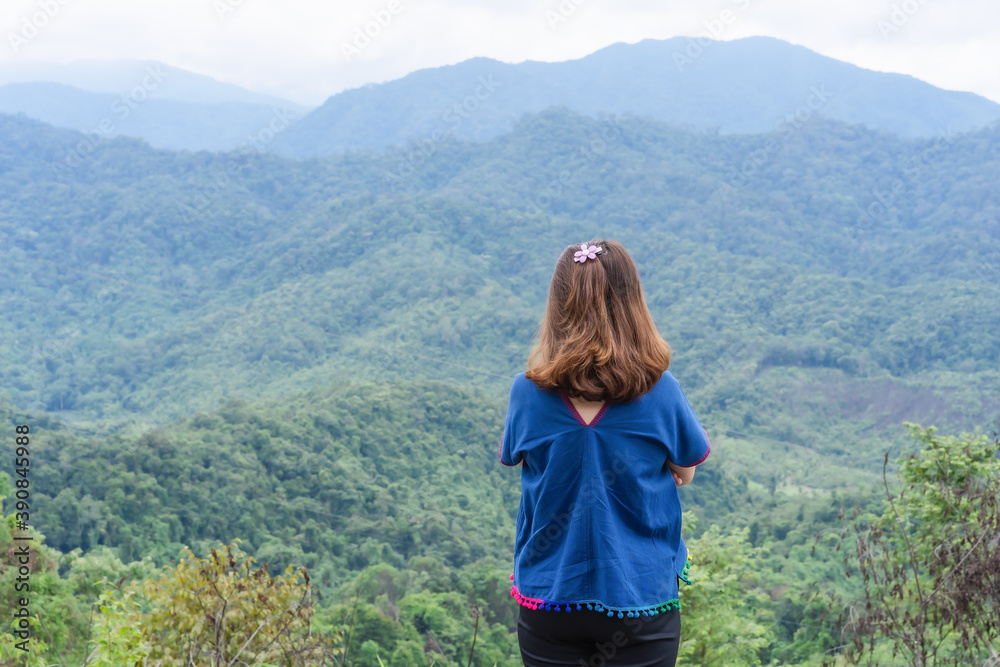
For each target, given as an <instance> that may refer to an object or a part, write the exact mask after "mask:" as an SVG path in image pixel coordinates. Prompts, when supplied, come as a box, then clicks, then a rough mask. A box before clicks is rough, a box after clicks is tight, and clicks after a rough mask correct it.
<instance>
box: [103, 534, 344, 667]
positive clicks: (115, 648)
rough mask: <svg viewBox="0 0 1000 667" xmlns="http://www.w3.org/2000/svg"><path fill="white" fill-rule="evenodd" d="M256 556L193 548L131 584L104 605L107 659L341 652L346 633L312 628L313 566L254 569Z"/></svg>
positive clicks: (226, 659) (268, 660)
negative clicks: (272, 571) (202, 554)
mask: <svg viewBox="0 0 1000 667" xmlns="http://www.w3.org/2000/svg"><path fill="white" fill-rule="evenodd" d="M253 561H254V559H253V557H247V556H246V555H245V554H243V552H242V551H241V550H240V549H239V547H238V546H235V545H226V546H225V551H224V552H223V551H222V550H221V549H220V550H218V551H217V550H216V549H212V550H211V551H210V556H209V557H207V558H205V559H200V558H198V557H197V556H195V555H194V554H193V553H192V552H191V551H190V550H185V552H184V554H183V557H182V559H181V560H180V561H179V562H178V563H177V565H176V566H171V567H167V568H165V570H164V572H162V574H161V576H159V577H158V578H156V579H152V580H146V581H143V582H134V583H133V584H131V585H129V586H128V587H126V589H125V590H124V591H123V592H122V594H121V597H120V598H118V597H115V598H113V600H114V602H113V603H112V604H110V605H105V606H103V607H102V608H101V611H102V614H103V617H102V618H101V620H100V621H99V623H98V624H97V632H96V633H95V634H96V637H97V641H98V643H99V648H100V653H99V654H98V655H99V656H104V655H107V656H108V662H106V663H100V664H107V665H109V666H110V665H124V664H131V662H125V661H126V660H127V661H133V660H139V659H140V658H143V657H144V656H148V659H149V660H151V661H153V662H154V664H157V665H163V666H168V665H178V666H182V665H188V664H190V661H191V660H192V659H194V660H196V661H197V662H199V663H204V664H211V665H213V666H214V665H230V664H234V663H237V661H240V662H246V663H248V664H268V665H281V666H282V667H285V666H289V667H290V666H292V665H311V664H319V662H321V661H323V660H325V659H329V658H331V657H335V656H336V654H337V653H338V652H339V646H338V643H339V635H333V636H330V637H324V636H319V635H315V634H314V633H313V632H312V627H311V619H312V614H313V609H312V598H311V593H312V591H311V587H310V585H309V575H308V573H307V572H305V570H304V569H303V570H300V571H297V572H296V571H293V570H294V569H293V567H292V566H289V567H288V569H287V570H286V571H285V573H284V574H282V575H279V576H277V577H273V578H272V577H271V576H270V575H269V574H268V572H267V567H266V565H265V566H264V567H260V568H256V569H253V568H252V563H253ZM133 596H137V597H138V598H139V599H140V600H141V608H142V609H141V611H139V607H138V606H135V607H128V612H127V615H126V614H125V612H124V611H123V609H124V608H125V607H126V606H128V605H129V603H131V602H132V598H133ZM112 639H114V640H115V641H114V643H112ZM139 664H142V661H140V662H139ZM237 664H238V663H237Z"/></svg>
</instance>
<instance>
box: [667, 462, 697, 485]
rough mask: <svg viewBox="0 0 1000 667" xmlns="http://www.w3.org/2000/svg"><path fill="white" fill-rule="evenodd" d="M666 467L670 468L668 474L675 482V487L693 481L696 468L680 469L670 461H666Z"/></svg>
mask: <svg viewBox="0 0 1000 667" xmlns="http://www.w3.org/2000/svg"><path fill="white" fill-rule="evenodd" d="M667 466H668V467H669V468H670V473H671V474H672V475H673V476H674V481H675V482H677V486H684V485H685V484H690V483H691V480H692V479H694V469H695V468H696V467H697V466H691V467H690V468H682V467H680V466H675V465H674V464H673V463H671V462H670V461H667Z"/></svg>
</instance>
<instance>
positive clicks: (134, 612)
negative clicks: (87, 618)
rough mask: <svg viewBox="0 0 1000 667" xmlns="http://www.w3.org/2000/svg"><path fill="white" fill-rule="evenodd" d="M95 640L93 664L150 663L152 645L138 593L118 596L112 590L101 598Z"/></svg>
mask: <svg viewBox="0 0 1000 667" xmlns="http://www.w3.org/2000/svg"><path fill="white" fill-rule="evenodd" d="M97 609H98V611H99V612H100V613H99V614H98V615H97V616H96V617H95V622H94V635H95V636H94V637H93V639H92V640H91V641H93V642H94V643H95V644H96V646H95V647H94V649H93V651H92V652H91V654H90V655H89V656H87V662H86V664H87V665H88V666H91V665H92V666H93V667H124V666H125V665H128V666H129V667H140V666H142V665H145V664H146V661H147V659H148V657H149V655H150V649H151V644H150V642H149V640H148V639H147V638H146V636H145V633H144V630H143V628H142V626H141V623H142V621H141V619H140V615H139V612H138V607H137V605H136V604H135V600H134V592H133V591H125V592H124V594H123V595H122V597H121V599H116V598H115V596H114V594H113V593H112V592H111V591H110V590H105V591H103V592H102V593H101V594H100V596H99V597H98V598H97Z"/></svg>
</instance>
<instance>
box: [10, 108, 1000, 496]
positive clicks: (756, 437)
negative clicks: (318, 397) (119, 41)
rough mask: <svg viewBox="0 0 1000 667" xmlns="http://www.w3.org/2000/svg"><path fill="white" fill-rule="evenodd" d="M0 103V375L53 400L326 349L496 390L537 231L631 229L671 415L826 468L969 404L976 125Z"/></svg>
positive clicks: (217, 375) (186, 398) (984, 216)
mask: <svg viewBox="0 0 1000 667" xmlns="http://www.w3.org/2000/svg"><path fill="white" fill-rule="evenodd" d="M0 120H2V123H0V151H2V154H0V158H2V159H0V169H2V170H3V172H2V178H0V211H2V214H0V234H2V235H3V244H2V247H3V248H4V250H3V252H2V255H0V309H2V312H4V313H5V318H3V320H0V341H2V342H0V387H3V388H4V390H5V391H6V392H7V393H8V394H9V395H10V397H11V400H12V402H13V403H14V404H15V405H18V406H21V407H24V408H26V409H33V410H46V411H50V412H53V413H56V414H60V415H62V416H63V418H65V419H67V420H69V421H72V422H74V423H77V424H80V427H81V428H87V429H94V430H97V431H100V432H108V431H113V430H116V429H119V430H120V429H126V430H130V429H139V430H140V431H141V430H142V429H143V428H145V427H146V426H147V425H149V424H155V423H158V422H161V421H163V420H166V419H170V418H175V417H181V416H183V415H186V414H190V413H191V412H192V411H194V410H198V409H201V406H205V405H214V404H215V403H216V402H217V401H218V400H220V399H227V398H230V397H244V398H256V397H261V396H281V395H286V394H288V393H289V392H292V391H297V390H300V389H302V388H305V387H310V386H316V385H317V384H327V383H329V382H330V379H331V378H341V379H343V380H344V381H347V380H349V379H378V380H391V379H409V378H416V377H426V378H428V379H432V380H440V381H448V382H453V383H457V384H475V385H476V386H479V387H481V388H482V389H483V390H484V391H487V392H488V393H490V394H491V395H493V396H495V397H496V398H497V399H498V400H502V399H503V397H504V395H505V392H506V391H507V390H508V389H509V382H510V378H512V377H513V375H514V374H515V373H517V372H518V371H519V370H522V369H523V367H524V362H525V360H526V358H527V353H528V351H529V350H530V345H531V340H532V336H533V335H534V331H535V329H536V327H537V323H538V320H539V318H540V316H541V313H542V309H543V307H544V302H545V295H546V286H547V281H548V279H549V277H550V275H551V273H550V272H551V262H552V260H553V258H554V257H555V254H556V253H557V252H558V251H559V250H560V249H561V248H563V247H565V246H566V245H567V244H569V243H574V242H579V241H580V240H581V239H583V238H587V237H595V236H598V235H602V236H604V235H606V236H609V237H611V238H617V239H619V240H621V241H622V242H623V243H624V244H625V246H626V247H628V248H631V249H632V251H633V254H634V257H635V258H636V261H637V263H638V264H639V266H640V268H641V271H642V275H643V279H644V281H645V285H646V294H647V299H648V301H649V304H650V308H651V309H652V311H653V314H654V316H655V318H656V321H657V322H658V323H659V324H660V326H661V327H662V330H663V333H664V335H665V337H666V338H667V340H668V341H669V342H670V343H671V345H673V346H674V350H675V354H674V364H675V375H676V376H677V377H678V378H679V380H680V381H681V384H682V386H684V387H685V388H687V389H689V390H690V396H691V399H692V402H693V404H694V405H695V407H696V409H698V410H699V414H704V415H705V416H706V420H707V422H708V423H709V424H711V425H712V427H711V428H713V429H716V431H715V432H717V433H722V434H726V433H728V434H731V437H734V438H739V439H741V440H746V441H750V442H758V443H766V442H769V441H771V440H774V441H779V442H780V443H783V444H782V445H781V446H782V447H785V448H790V449H794V450H796V452H797V453H796V455H795V457H792V458H790V459H789V463H788V465H789V466H791V469H790V470H789V471H788V473H787V479H789V480H796V483H798V484H805V485H807V486H819V487H824V488H828V487H829V486H831V485H832V486H836V485H838V484H849V483H850V482H849V481H847V480H849V479H850V475H854V474H857V470H858V469H859V468H864V467H865V466H869V465H874V464H875V463H877V462H876V461H875V459H878V462H880V458H879V456H877V455H875V454H873V452H875V451H876V450H878V448H879V447H880V443H881V442H882V438H884V437H888V436H889V435H891V434H895V433H897V432H898V429H899V424H900V422H902V421H904V420H911V421H919V422H922V423H936V424H937V425H939V426H940V427H942V428H945V427H952V428H967V429H971V428H973V427H974V426H975V425H977V424H984V423H986V422H988V421H989V420H991V419H993V418H994V417H995V405H994V404H992V403H991V401H990V399H989V397H990V396H996V395H998V394H1000V373H998V372H997V370H996V369H997V367H998V362H1000V338H998V337H997V335H996V331H1000V320H998V317H1000V315H998V312H997V309H996V304H997V303H1000V289H998V287H997V276H998V275H1000V227H998V222H997V221H998V219H1000V218H998V211H1000V202H998V200H997V197H998V192H997V190H996V187H995V184H996V182H997V180H998V177H1000V131H998V130H997V129H996V128H993V129H984V130H981V131H978V132H974V133H967V134H964V135H955V136H952V137H949V138H947V139H943V138H939V139H935V140H929V139H920V140H905V139H900V138H898V137H895V136H893V135H891V134H886V133H880V132H876V131H873V130H866V129H864V128H861V127H859V126H847V125H844V124H842V123H837V122H835V121H829V120H825V119H822V118H814V119H812V120H810V121H809V122H808V123H806V124H804V125H803V126H802V127H801V128H799V129H798V130H796V131H794V132H792V133H790V134H785V133H772V134H771V135H721V134H719V135H716V134H711V133H701V132H696V131H690V130H683V129H679V128H676V127H672V126H669V125H667V124H664V123H660V122H656V121H649V120H642V119H635V118H631V119H629V118H624V119H619V121H618V122H617V123H616V122H613V120H610V119H609V120H606V121H598V120H595V119H591V118H589V117H587V116H583V115H580V114H574V113H572V112H569V111H566V110H551V111H547V112H545V113H542V114H537V115H529V116H527V117H525V119H523V120H522V122H520V123H519V124H518V125H517V126H516V127H515V128H514V130H513V131H512V132H511V133H509V134H507V135H503V136H500V137H497V138H495V139H493V140H492V141H490V142H487V143H471V142H456V141H444V142H441V145H440V146H439V147H438V148H437V150H436V151H435V152H433V153H432V154H430V155H428V156H427V157H421V156H420V155H419V154H418V155H413V154H412V153H410V152H389V153H386V154H385V155H374V156H371V155H369V156H365V155H362V154H357V153H347V154H344V155H341V156H336V157H333V158H327V159H323V160H308V161H297V160H292V159H288V158H283V157H281V156H277V155H273V154H268V153H250V154H241V153H218V154H209V153H198V154H189V153H173V152H168V151H161V150H155V149H152V148H150V147H148V146H146V145H144V144H142V143H141V142H137V141H134V140H129V139H125V138H118V139H114V140H110V141H108V142H105V143H104V144H103V145H101V146H98V147H97V148H95V149H94V150H93V151H92V152H90V153H88V154H87V155H84V156H80V158H79V159H78V160H77V161H74V162H73V166H70V165H69V164H67V158H66V156H67V155H68V154H71V152H72V151H73V150H74V147H75V146H77V145H78V144H79V143H80V141H81V135H79V134H78V133H74V132H71V131H67V130H57V129H54V128H51V127H50V126H46V125H44V124H42V123H39V122H33V121H30V120H28V119H25V118H23V117H12V116H0ZM751 156H752V157H751ZM747 159H754V160H756V161H757V162H755V164H758V167H757V169H756V172H755V173H753V174H752V175H751V176H749V177H747V176H745V175H744V174H743V173H742V172H741V165H742V164H743V163H744V162H745V161H746V160H747ZM408 160H413V162H412V163H411V162H408ZM400 165H406V166H409V169H410V170H409V171H408V172H405V171H402V170H400ZM741 177H742V178H741ZM796 448H798V449H796ZM751 450H752V447H751V446H750V445H743V451H751ZM791 461H794V463H792V462H791ZM805 461H808V462H809V463H808V465H806V463H804V462H805ZM820 461H823V462H824V463H823V464H822V465H820ZM833 462H836V466H841V468H836V466H835V464H834V463H833ZM835 469H838V470H843V471H844V474H843V475H841V474H840V473H837V472H834V470H835ZM848 471H849V474H848Z"/></svg>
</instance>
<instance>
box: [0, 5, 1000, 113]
mask: <svg viewBox="0 0 1000 667" xmlns="http://www.w3.org/2000/svg"><path fill="white" fill-rule="evenodd" d="M46 8H47V9H46ZM390 10H395V12H394V13H393V12H392V11H390ZM723 12H729V14H723ZM378 16H380V17H381V18H382V21H383V23H386V22H387V24H386V25H384V26H381V25H376V24H372V25H370V26H368V29H369V32H371V33H376V32H377V34H375V35H374V37H372V38H371V39H370V42H369V43H367V44H365V42H364V41H363V39H362V40H359V41H358V44H360V45H362V47H363V48H358V46H356V45H355V44H354V41H355V38H356V36H357V32H358V30H359V29H360V30H362V31H363V30H364V29H365V25H366V24H367V23H369V22H371V21H373V20H375V18H376V17H378ZM387 17H388V18H389V19H390V20H388V21H386V19H387ZM723 19H725V20H723ZM26 21H27V22H29V23H32V24H34V25H30V26H27V25H26V23H25V22H26ZM0 28H2V31H3V35H4V43H3V46H2V48H0V64H2V65H8V64H11V63H18V62H20V63H24V62H30V61H42V62H58V63H67V62H70V61H73V60H77V59H90V58H98V59H152V60H159V61H162V62H165V63H167V64H170V65H174V66H177V67H180V68H183V69H187V70H190V71H193V72H197V73H200V74H206V75H209V76H212V77H214V78H216V79H219V80H222V81H229V82H232V83H236V84H239V85H241V86H244V87H246V88H249V89H251V90H256V91H260V92H266V93H272V94H276V95H280V96H283V97H286V98H288V99H291V100H294V101H297V102H300V103H302V104H308V105H318V104H320V103H322V102H323V100H325V99H326V98H327V97H329V96H330V95H332V94H334V93H336V92H338V91H341V90H344V89H345V88H354V87H357V86H359V85H362V84H365V83H368V82H381V81H387V80H390V79H395V78H398V77H400V76H403V75H405V74H407V73H408V72H411V71H413V70H416V69H421V68H425V67H436V66H440V65H448V64H454V63H457V62H460V61H462V60H465V59H467V58H471V57H474V56H487V57H490V58H495V59H497V60H501V61H504V62H510V63H516V62H521V61H524V60H543V61H559V60H570V59H574V58H580V57H582V56H585V55H587V54H588V53H592V52H594V51H596V50H598V49H600V48H602V47H605V46H608V45H609V44H614V43H615V42H629V43H634V42H638V41H640V40H642V39H646V38H654V39H665V38H668V37H673V36H677V35H689V36H694V35H697V34H699V33H704V34H708V33H707V32H706V31H707V30H708V29H709V28H714V34H715V35H716V37H717V38H718V39H723V40H730V39H736V38H739V37H747V36H751V35H769V36H772V37H778V38H781V39H784V40H787V41H789V42H792V43H794V44H801V45H803V46H805V47H808V48H810V49H812V50H814V51H817V52H819V53H821V54H823V55H826V56H830V57H833V58H837V59H839V60H844V61H847V62H850V63H853V64H855V65H859V66H861V67H866V68H869V69H874V70H880V71H886V72H901V73H904V74H910V75H913V76H915V77H917V78H920V79H923V80H924V81H927V82H929V83H932V84H934V85H936V86H940V87H942V88H947V89H950V90H967V91H972V92H975V93H978V94H980V95H983V96H985V97H988V98H990V99H992V100H994V101H997V102H1000V2H998V0H841V1H840V2H832V1H831V0H822V1H819V0H716V1H710V2H705V1H701V2H696V1H695V0H677V1H674V2H665V1H664V0H658V1H653V0H537V1H536V0H478V1H468V2H455V1H451V0H436V1H435V0H355V1H353V2H346V1H343V0H333V1H322V0H281V1H280V2H279V1H278V0H4V2H3V9H2V10H0ZM32 28H35V29H34V30H32ZM26 35H30V37H27V38H26V37H25V36H26ZM345 45H349V46H351V47H353V48H354V49H356V51H351V52H348V53H345Z"/></svg>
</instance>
